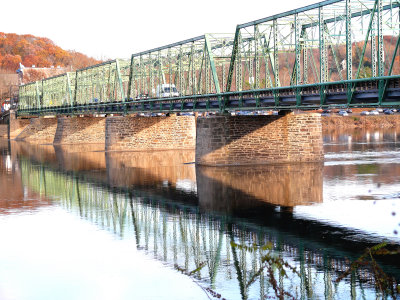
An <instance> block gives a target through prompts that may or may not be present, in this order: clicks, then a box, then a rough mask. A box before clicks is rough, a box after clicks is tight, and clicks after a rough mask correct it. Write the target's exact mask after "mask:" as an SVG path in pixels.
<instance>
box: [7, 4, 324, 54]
mask: <svg viewBox="0 0 400 300" xmlns="http://www.w3.org/2000/svg"><path fill="white" fill-rule="evenodd" d="M1 2H2V3H1V11H2V14H1V17H0V31H1V32H5V33H17V34H33V35H36V36H40V37H47V38H49V39H51V40H53V42H54V43H55V44H57V45H58V46H60V47H62V48H63V49H66V50H76V51H79V52H82V53H84V54H86V55H89V56H93V57H95V58H98V59H105V58H117V57H118V58H128V57H130V55H131V54H132V53H137V52H140V51H144V50H148V49H152V48H156V47H160V46H164V45H167V44H171V43H174V42H178V41H181V40H185V39H189V38H192V37H196V36H199V35H202V34H204V33H234V32H235V27H236V25H237V24H242V23H246V22H250V21H254V20H257V19H260V18H264V17H268V16H271V15H274V14H276V13H280V12H285V11H288V10H292V9H295V8H299V7H302V6H306V5H309V4H312V3H316V2H320V1H317V0H300V1H295V0H285V1H281V0H276V1H271V0H264V1H259V0H258V1H246V0H240V1H238V0H200V1H196V2H194V1H183V0H169V1H166V0H164V1H160V0H153V1H149V0H140V1H137V0H136V1H135V0H131V1H127V0H108V1H104V0H96V1H94V0H68V1H54V0H21V1H1Z"/></svg>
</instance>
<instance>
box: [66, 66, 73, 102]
mask: <svg viewBox="0 0 400 300" xmlns="http://www.w3.org/2000/svg"><path fill="white" fill-rule="evenodd" d="M67 89H68V98H69V99H68V100H69V101H68V104H69V105H71V104H72V90H71V78H70V76H69V72H67Z"/></svg>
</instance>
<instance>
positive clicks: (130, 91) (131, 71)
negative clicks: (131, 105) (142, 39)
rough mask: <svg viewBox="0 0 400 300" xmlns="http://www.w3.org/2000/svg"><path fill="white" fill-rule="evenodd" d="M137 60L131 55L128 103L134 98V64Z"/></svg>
mask: <svg viewBox="0 0 400 300" xmlns="http://www.w3.org/2000/svg"><path fill="white" fill-rule="evenodd" d="M134 62H135V60H134V58H133V55H131V64H130V66H129V81H128V96H127V97H128V101H130V100H131V97H132V81H133V64H134Z"/></svg>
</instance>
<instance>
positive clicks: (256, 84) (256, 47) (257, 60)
mask: <svg viewBox="0 0 400 300" xmlns="http://www.w3.org/2000/svg"><path fill="white" fill-rule="evenodd" d="M259 43H260V32H259V30H258V25H254V60H255V65H256V70H255V71H256V72H255V76H254V87H255V89H259V88H260V57H259V52H260V49H259V48H260V47H259Z"/></svg>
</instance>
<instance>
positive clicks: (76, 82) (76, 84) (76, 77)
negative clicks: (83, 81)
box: [72, 71, 79, 106]
mask: <svg viewBox="0 0 400 300" xmlns="http://www.w3.org/2000/svg"><path fill="white" fill-rule="evenodd" d="M78 74H79V73H78V71H76V72H75V91H74V101H73V104H72V106H73V105H75V104H76V103H77V96H78V94H77V93H78Z"/></svg>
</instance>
